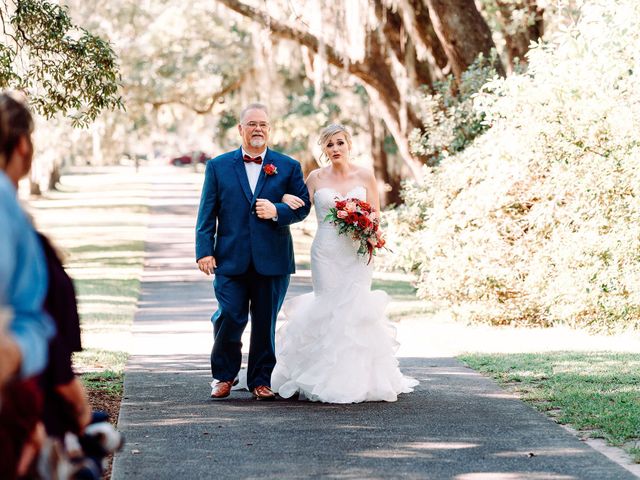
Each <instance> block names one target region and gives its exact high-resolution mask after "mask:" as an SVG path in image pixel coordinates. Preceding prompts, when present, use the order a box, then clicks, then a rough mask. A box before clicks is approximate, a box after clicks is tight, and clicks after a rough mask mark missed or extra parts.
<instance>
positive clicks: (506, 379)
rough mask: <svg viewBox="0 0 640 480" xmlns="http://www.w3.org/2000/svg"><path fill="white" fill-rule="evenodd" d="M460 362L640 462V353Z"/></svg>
mask: <svg viewBox="0 0 640 480" xmlns="http://www.w3.org/2000/svg"><path fill="white" fill-rule="evenodd" d="M460 359H461V360H462V361H463V362H465V363H466V364H467V365H469V366H470V367H471V368H473V369H475V370H478V371H480V372H482V373H485V374H487V375H490V376H492V377H493V378H495V379H496V380H497V381H498V382H499V383H500V384H502V385H504V386H506V387H508V388H511V389H513V390H515V391H516V392H517V393H518V394H519V395H520V396H521V398H522V399H523V400H525V401H526V402H528V403H530V404H531V405H532V406H534V407H535V408H536V409H538V410H540V411H542V412H544V413H546V414H548V415H549V416H551V417H552V418H553V419H554V420H555V421H557V422H558V423H561V424H565V425H569V426H571V427H573V428H574V429H576V430H578V431H579V432H580V433H581V434H582V435H584V436H586V437H593V438H604V439H606V440H607V441H608V442H609V443H610V444H611V445H615V446H619V447H623V448H624V449H625V450H627V451H628V452H629V453H630V454H631V455H632V456H633V458H634V460H635V461H636V462H637V463H640V354H633V353H608V352H597V353H589V352H551V353H540V354H532V353H529V354H470V355H463V356H461V357H460Z"/></svg>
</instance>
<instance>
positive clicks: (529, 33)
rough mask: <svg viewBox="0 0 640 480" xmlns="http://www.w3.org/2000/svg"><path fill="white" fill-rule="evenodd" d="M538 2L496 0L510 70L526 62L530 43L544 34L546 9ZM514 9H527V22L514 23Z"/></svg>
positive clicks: (535, 0)
mask: <svg viewBox="0 0 640 480" xmlns="http://www.w3.org/2000/svg"><path fill="white" fill-rule="evenodd" d="M536 2H537V0H521V1H520V2H518V3H516V4H515V5H514V4H513V2H506V1H505V0H496V4H497V6H498V17H499V19H500V23H501V24H502V33H503V35H504V40H505V46H506V53H507V57H508V60H509V70H510V71H513V69H514V68H515V66H516V64H517V63H526V58H525V54H526V53H527V52H528V51H529V45H530V44H531V42H532V41H537V40H539V39H540V38H541V37H542V35H543V34H544V21H543V13H544V11H543V9H541V8H539V7H538V5H537V3H536ZM514 9H526V11H527V15H526V16H525V20H526V22H527V23H526V24H523V25H516V26H514V25H513V11H514ZM514 27H515V28H514Z"/></svg>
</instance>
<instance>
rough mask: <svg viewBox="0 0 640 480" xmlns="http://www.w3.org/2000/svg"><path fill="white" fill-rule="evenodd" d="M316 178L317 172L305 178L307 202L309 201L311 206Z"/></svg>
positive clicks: (314, 171)
mask: <svg viewBox="0 0 640 480" xmlns="http://www.w3.org/2000/svg"><path fill="white" fill-rule="evenodd" d="M317 177H318V170H313V171H312V172H311V173H309V175H308V176H307V180H306V182H305V183H306V184H307V190H309V200H311V205H313V194H314V193H315V191H316V178H317Z"/></svg>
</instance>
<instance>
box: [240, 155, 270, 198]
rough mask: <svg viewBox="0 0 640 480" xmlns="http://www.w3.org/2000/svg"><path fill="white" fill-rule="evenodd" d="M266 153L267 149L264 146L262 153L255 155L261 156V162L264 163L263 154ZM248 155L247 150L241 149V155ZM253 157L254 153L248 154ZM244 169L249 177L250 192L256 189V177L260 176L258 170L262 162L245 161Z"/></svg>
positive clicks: (260, 168)
mask: <svg viewBox="0 0 640 480" xmlns="http://www.w3.org/2000/svg"><path fill="white" fill-rule="evenodd" d="M266 154H267V149H266V148H265V149H264V150H263V151H262V153H260V154H259V155H256V157H260V158H262V162H263V163H264V156H265V155H266ZM245 155H249V154H248V153H247V152H245V151H244V148H243V149H242V156H243V157H244V156H245ZM249 156H250V157H253V156H254V155H249ZM244 169H245V171H246V172H247V178H248V179H249V186H250V187H251V193H254V192H255V191H256V185H257V184H258V177H260V170H262V164H258V163H253V162H248V163H247V162H245V164H244Z"/></svg>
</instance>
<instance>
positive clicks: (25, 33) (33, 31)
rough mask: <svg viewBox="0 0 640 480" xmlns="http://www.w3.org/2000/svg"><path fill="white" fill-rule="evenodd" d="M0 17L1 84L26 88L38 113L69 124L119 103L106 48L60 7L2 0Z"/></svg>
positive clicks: (28, 0)
mask: <svg viewBox="0 0 640 480" xmlns="http://www.w3.org/2000/svg"><path fill="white" fill-rule="evenodd" d="M0 19H1V20H2V24H3V31H2V33H1V34H0V35H2V42H1V43H0V88H13V89H17V90H22V91H25V92H26V93H28V95H29V99H30V103H31V105H32V106H33V108H34V109H35V110H36V111H37V112H38V113H41V114H43V115H44V116H45V117H47V118H50V117H52V116H53V115H55V114H56V113H61V114H63V115H68V116H70V117H71V119H72V122H73V124H74V126H83V125H84V126H86V125H88V124H89V123H90V122H91V121H93V120H94V119H95V118H96V117H97V115H98V114H99V113H100V112H101V111H103V110H105V109H114V108H120V107H122V100H121V98H120V96H119V95H118V88H119V86H118V80H119V74H118V66H117V63H116V56H115V54H114V52H113V50H112V49H111V46H110V45H109V44H108V43H107V42H106V41H104V40H102V39H101V38H99V37H97V36H95V35H93V34H91V33H90V32H88V31H87V30H84V29H82V28H79V27H77V26H76V25H74V24H73V22H72V21H71V18H70V17H69V15H68V12H67V9H66V8H65V7H61V6H58V5H55V4H53V3H50V2H48V1H46V0H12V1H5V2H3V3H2V4H1V5H0Z"/></svg>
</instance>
